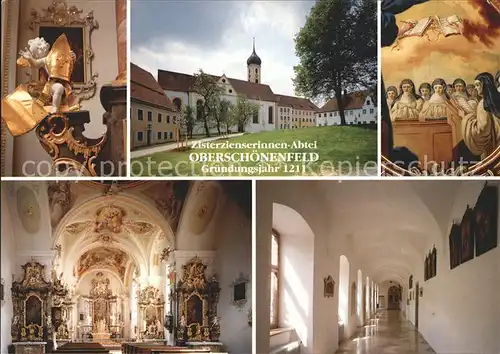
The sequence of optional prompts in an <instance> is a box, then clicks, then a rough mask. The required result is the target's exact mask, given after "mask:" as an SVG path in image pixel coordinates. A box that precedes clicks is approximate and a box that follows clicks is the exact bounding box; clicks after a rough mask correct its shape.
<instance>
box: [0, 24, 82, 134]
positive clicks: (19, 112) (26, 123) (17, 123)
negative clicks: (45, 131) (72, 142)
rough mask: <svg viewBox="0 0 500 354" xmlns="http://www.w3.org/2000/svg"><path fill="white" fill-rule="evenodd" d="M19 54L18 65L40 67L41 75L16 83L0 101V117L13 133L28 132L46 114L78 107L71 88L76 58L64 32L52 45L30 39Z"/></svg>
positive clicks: (74, 109)
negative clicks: (0, 104)
mask: <svg viewBox="0 0 500 354" xmlns="http://www.w3.org/2000/svg"><path fill="white" fill-rule="evenodd" d="M49 49H50V51H49ZM19 54H20V57H19V59H18V60H17V64H18V65H19V66H21V67H32V68H35V69H43V72H42V73H43V75H41V77H42V78H41V80H39V81H35V82H32V83H30V84H27V85H20V86H18V87H17V88H16V90H15V91H14V92H12V93H11V94H10V95H8V96H7V97H6V98H4V99H3V100H2V118H3V119H4V121H5V122H6V125H7V128H8V129H9V131H10V132H11V134H12V135H13V136H19V135H23V134H25V133H27V132H29V131H30V130H32V129H33V128H35V127H36V126H37V125H38V124H39V123H40V122H41V121H42V120H43V119H44V118H45V117H46V116H47V115H48V114H49V113H55V112H69V111H78V110H79V109H80V105H79V103H78V100H77V98H76V97H75V96H74V95H73V92H72V89H71V74H72V73H73V66H74V62H75V58H76V57H75V53H73V52H72V51H71V47H70V45H69V42H68V38H67V37H66V35H65V34H62V35H60V36H59V37H58V38H57V39H56V41H55V42H54V44H53V45H52V48H50V45H49V44H48V43H47V42H46V41H45V39H43V38H34V39H31V40H29V41H28V47H27V48H25V49H24V50H21V51H20V52H19ZM44 76H45V77H44Z"/></svg>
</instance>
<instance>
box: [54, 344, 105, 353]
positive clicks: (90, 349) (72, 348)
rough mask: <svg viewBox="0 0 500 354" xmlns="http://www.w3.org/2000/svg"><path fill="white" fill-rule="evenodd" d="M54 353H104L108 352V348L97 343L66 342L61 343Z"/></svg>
mask: <svg viewBox="0 0 500 354" xmlns="http://www.w3.org/2000/svg"><path fill="white" fill-rule="evenodd" d="M54 353H73V354H91V353H104V354H109V350H107V349H106V348H104V347H103V346H102V345H101V344H99V343H66V344H64V345H61V346H60V347H59V348H57V350H56V351H55V352H54Z"/></svg>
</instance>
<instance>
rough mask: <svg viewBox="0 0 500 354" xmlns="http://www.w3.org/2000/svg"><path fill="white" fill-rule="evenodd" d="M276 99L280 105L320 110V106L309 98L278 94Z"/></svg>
mask: <svg viewBox="0 0 500 354" xmlns="http://www.w3.org/2000/svg"><path fill="white" fill-rule="evenodd" d="M276 100H277V101H278V105H280V106H287V107H291V108H293V109H301V110H309V111H317V110H318V107H317V106H316V105H315V104H314V103H312V102H311V101H310V100H308V99H307V98H302V97H294V96H285V95H276Z"/></svg>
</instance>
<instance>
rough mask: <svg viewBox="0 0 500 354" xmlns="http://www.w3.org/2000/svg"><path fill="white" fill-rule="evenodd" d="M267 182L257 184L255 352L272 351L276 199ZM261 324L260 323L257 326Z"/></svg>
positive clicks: (254, 304)
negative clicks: (271, 310) (272, 195)
mask: <svg viewBox="0 0 500 354" xmlns="http://www.w3.org/2000/svg"><path fill="white" fill-rule="evenodd" d="M267 186H269V185H268V184H266V183H261V184H257V195H258V196H259V197H258V198H257V216H256V220H259V222H258V223H257V230H256V237H255V247H254V252H255V250H259V251H258V252H257V253H256V261H255V265H254V266H255V271H254V272H253V274H254V277H255V280H254V281H255V288H256V290H255V298H254V297H252V299H255V300H253V304H252V308H253V311H254V316H253V319H252V321H253V323H252V327H253V328H252V331H253V333H254V335H255V338H256V347H255V348H254V349H255V352H256V353H269V345H270V343H269V330H270V324H269V311H270V310H269V304H270V281H269V270H270V266H271V264H270V260H271V233H272V225H273V201H272V200H269V199H267V198H266V196H268V195H270V194H269V193H267V192H268V191H267ZM257 324H258V325H257Z"/></svg>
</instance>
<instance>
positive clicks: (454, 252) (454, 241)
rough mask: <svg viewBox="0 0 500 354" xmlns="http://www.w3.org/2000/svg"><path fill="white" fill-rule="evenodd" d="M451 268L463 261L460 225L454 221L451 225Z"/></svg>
mask: <svg viewBox="0 0 500 354" xmlns="http://www.w3.org/2000/svg"><path fill="white" fill-rule="evenodd" d="M449 243H450V269H453V268H455V267H458V266H459V265H460V264H461V263H462V251H461V250H462V247H461V245H462V244H461V242H460V226H459V225H458V224H455V223H453V225H451V230H450V236H449Z"/></svg>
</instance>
